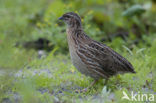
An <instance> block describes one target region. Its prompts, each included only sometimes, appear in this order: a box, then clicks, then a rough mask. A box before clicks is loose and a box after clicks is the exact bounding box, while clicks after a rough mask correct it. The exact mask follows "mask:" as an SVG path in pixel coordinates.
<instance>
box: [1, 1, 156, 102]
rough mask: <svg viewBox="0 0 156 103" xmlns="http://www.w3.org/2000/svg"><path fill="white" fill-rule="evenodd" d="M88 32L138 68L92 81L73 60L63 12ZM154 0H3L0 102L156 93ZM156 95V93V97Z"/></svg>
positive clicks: (117, 97)
mask: <svg viewBox="0 0 156 103" xmlns="http://www.w3.org/2000/svg"><path fill="white" fill-rule="evenodd" d="M69 11H74V12H77V13H78V14H79V15H81V17H82V23H83V27H84V29H85V32H86V33H87V34H88V36H90V37H92V38H94V40H97V41H100V42H103V43H105V44H107V45H108V46H110V47H111V48H113V49H114V50H115V51H117V52H118V53H120V54H122V55H123V56H124V57H126V58H127V59H128V60H129V61H130V62H131V63H132V64H133V66H134V68H135V71H136V72H137V73H136V74H124V75H118V76H116V77H112V78H110V80H109V81H108V83H107V84H106V85H104V80H100V81H99V82H98V83H97V84H96V85H95V86H94V87H93V88H91V89H90V90H89V91H87V92H85V93H81V92H80V91H79V90H80V89H83V88H85V87H87V86H89V84H90V83H91V82H92V81H93V80H92V79H91V78H90V77H86V76H84V75H82V74H81V73H79V72H78V71H77V70H76V69H75V67H74V66H73V65H72V64H71V61H70V57H69V53H68V46H67V41H66V32H65V28H66V27H65V25H64V24H63V23H62V22H59V21H58V19H57V18H58V17H60V16H61V15H62V14H63V13H65V12H69ZM155 17H156V1H155V0H146V1H145V0H86V1H85V0H75V1H73V0H68V1H67V0H25V1H24V0H0V102H2V103H53V102H55V103H80V102H83V103H95V102H97V103H103V102H106V103H107V102H108V103H110V102H115V103H116V102H117V103H125V102H129V103H131V102H132V101H131V100H126V99H122V97H123V91H124V92H126V93H127V94H128V95H130V94H131V92H132V91H134V92H135V93H138V92H139V93H140V94H145V93H147V94H156V79H154V78H156V75H155V74H156V58H155V57H156V53H155V51H156V29H155V28H156V18H155ZM155 99H156V98H155Z"/></svg>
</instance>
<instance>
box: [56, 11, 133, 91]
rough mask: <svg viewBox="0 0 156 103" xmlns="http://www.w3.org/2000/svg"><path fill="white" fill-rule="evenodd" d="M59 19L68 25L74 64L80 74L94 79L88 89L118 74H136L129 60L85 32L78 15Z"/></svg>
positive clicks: (68, 38)
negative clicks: (99, 81) (100, 80)
mask: <svg viewBox="0 0 156 103" xmlns="http://www.w3.org/2000/svg"><path fill="white" fill-rule="evenodd" d="M58 19H59V20H62V21H63V22H64V23H65V24H66V25H67V28H66V33H67V41H68V47H69V52H70V58H71V61H72V64H73V65H74V66H75V67H76V68H77V70H78V71H79V72H81V73H82V74H84V75H86V76H90V77H91V78H93V79H94V81H93V82H92V83H91V84H90V86H88V88H91V87H92V86H93V85H94V84H95V83H96V82H97V81H98V80H99V79H105V80H106V81H107V80H108V79H109V78H110V77H112V76H115V75H117V74H123V73H136V72H135V70H134V67H133V66H132V64H131V63H130V62H129V61H128V60H127V59H125V58H124V57H123V56H121V55H120V54H118V53H117V52H115V51H114V50H113V49H111V48H110V47H108V46H107V45H106V44H102V43H100V42H97V41H95V40H93V39H92V38H90V37H89V36H88V35H87V34H86V33H85V32H84V30H83V27H82V23H81V18H80V16H79V15H78V14H77V13H74V12H67V13H65V14H63V15H62V16H61V17H59V18H58ZM88 88H87V89H88Z"/></svg>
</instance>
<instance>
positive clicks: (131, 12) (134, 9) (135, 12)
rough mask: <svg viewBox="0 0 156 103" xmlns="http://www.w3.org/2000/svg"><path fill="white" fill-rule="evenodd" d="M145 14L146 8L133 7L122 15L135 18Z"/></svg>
mask: <svg viewBox="0 0 156 103" xmlns="http://www.w3.org/2000/svg"><path fill="white" fill-rule="evenodd" d="M144 12H145V8H144V7H143V6H141V5H133V6H132V7H130V8H128V9H127V10H125V11H124V12H123V13H122V15H123V16H128V17H131V16H134V15H141V14H142V13H144Z"/></svg>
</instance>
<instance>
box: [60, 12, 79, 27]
mask: <svg viewBox="0 0 156 103" xmlns="http://www.w3.org/2000/svg"><path fill="white" fill-rule="evenodd" d="M59 20H63V21H64V22H65V23H66V24H67V25H68V27H76V28H78V27H81V18H80V16H79V15H78V14H76V13H74V12H68V13H65V14H63V15H62V16H61V17H60V18H59Z"/></svg>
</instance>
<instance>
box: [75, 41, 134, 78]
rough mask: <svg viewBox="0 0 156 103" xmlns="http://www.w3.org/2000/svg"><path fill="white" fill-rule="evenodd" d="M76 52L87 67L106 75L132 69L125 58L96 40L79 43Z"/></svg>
mask: <svg viewBox="0 0 156 103" xmlns="http://www.w3.org/2000/svg"><path fill="white" fill-rule="evenodd" d="M76 52H77V54H78V55H79V57H80V59H81V60H82V61H83V62H84V63H85V64H86V65H87V66H88V68H91V69H94V70H96V71H98V72H101V73H102V74H105V75H106V76H107V77H109V76H112V75H115V74H117V73H118V72H132V71H134V70H133V67H132V65H131V64H130V63H129V62H128V61H127V60H126V59H125V58H123V57H122V56H121V55H119V54H118V53H116V52H115V51H113V50H112V49H111V48H109V47H107V46H106V45H104V44H101V43H99V42H96V41H91V42H89V43H79V45H78V48H77V51H76Z"/></svg>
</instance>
